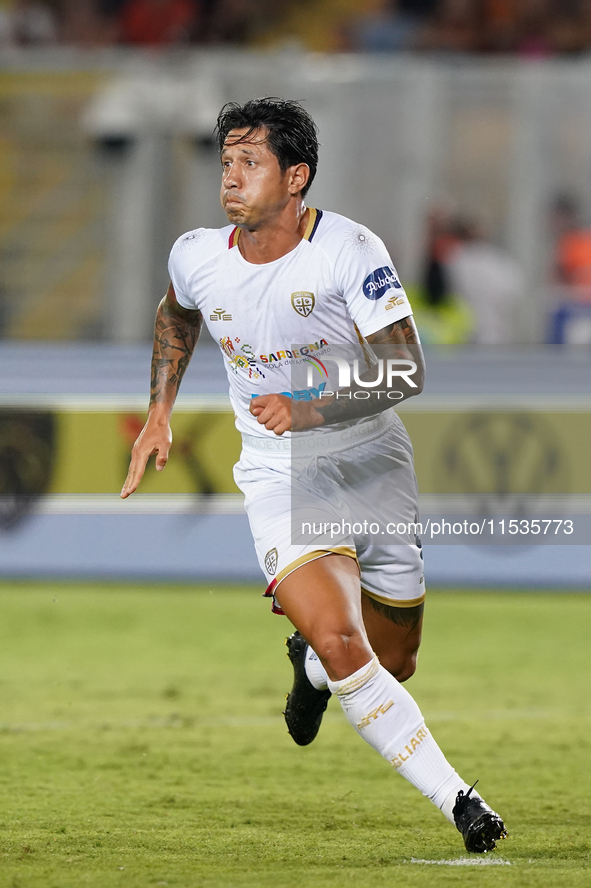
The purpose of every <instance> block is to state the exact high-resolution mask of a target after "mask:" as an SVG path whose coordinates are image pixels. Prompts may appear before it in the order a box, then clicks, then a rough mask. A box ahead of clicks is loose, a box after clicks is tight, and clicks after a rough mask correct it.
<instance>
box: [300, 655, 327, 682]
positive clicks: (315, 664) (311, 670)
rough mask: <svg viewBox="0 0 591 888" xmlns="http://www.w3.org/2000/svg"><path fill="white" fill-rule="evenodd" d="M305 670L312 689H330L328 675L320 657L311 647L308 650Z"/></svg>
mask: <svg viewBox="0 0 591 888" xmlns="http://www.w3.org/2000/svg"><path fill="white" fill-rule="evenodd" d="M304 669H305V670H306V675H307V676H308V679H309V681H310V684H311V685H312V687H314V688H316V690H317V691H326V690H327V688H328V675H327V674H326V669H325V668H324V666H323V665H322V663H321V662H320V657H319V656H318V654H315V653H314V651H313V650H312V648H311V647H310V645H308V647H307V648H306V659H305V661H304Z"/></svg>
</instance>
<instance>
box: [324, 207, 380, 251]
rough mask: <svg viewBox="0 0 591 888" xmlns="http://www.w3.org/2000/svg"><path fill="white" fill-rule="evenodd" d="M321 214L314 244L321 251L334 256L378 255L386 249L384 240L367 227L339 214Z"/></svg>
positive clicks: (328, 212)
mask: <svg viewBox="0 0 591 888" xmlns="http://www.w3.org/2000/svg"><path fill="white" fill-rule="evenodd" d="M317 212H320V211H317ZM321 212H322V216H321V218H320V220H319V222H318V224H317V227H316V231H315V232H314V238H313V243H314V244H316V246H317V247H319V248H320V249H323V250H325V251H326V252H327V253H329V254H331V255H334V256H336V255H339V256H342V255H343V253H345V254H347V253H350V254H351V255H352V256H354V255H368V254H371V253H376V254H377V253H379V252H381V251H382V250H383V249H384V244H383V242H382V240H381V239H380V238H379V237H378V236H377V234H375V233H374V232H373V231H371V230H370V229H369V228H366V226H365V225H361V224H360V223H359V222H355V221H353V219H348V218H347V216H341V215H340V214H339V213H332V212H330V211H327V210H322V211H321Z"/></svg>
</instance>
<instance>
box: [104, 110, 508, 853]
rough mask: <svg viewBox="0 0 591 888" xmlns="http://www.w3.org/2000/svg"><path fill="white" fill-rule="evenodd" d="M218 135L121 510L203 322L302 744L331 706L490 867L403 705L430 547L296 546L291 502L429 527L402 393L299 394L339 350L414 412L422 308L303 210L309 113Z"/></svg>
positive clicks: (160, 337) (417, 719)
mask: <svg viewBox="0 0 591 888" xmlns="http://www.w3.org/2000/svg"><path fill="white" fill-rule="evenodd" d="M217 133H218V140H219V148H220V157H221V164H222V186H221V200H222V205H223V207H224V209H225V211H226V214H227V216H228V219H229V222H230V224H229V225H228V226H227V227H225V228H222V229H219V230H218V229H203V228H202V229H197V230H196V231H192V232H189V233H188V234H184V235H182V237H180V238H179V239H178V240H177V241H176V243H175V244H174V246H173V248H172V252H171V255H170V262H169V271H170V278H171V282H170V286H169V288H168V292H167V294H166V296H165V297H164V299H163V300H162V302H161V303H160V305H159V307H158V311H157V314H156V328H155V338H154V351H153V357H152V379H151V397H150V406H149V415H148V420H147V422H146V425H145V427H144V428H143V430H142V432H141V434H140V435H139V437H138V439H137V441H136V442H135V444H134V446H133V451H132V459H131V463H130V467H129V474H128V476H127V479H126V481H125V484H124V486H123V490H122V492H121V496H122V497H123V498H126V497H128V496H129V495H130V494H132V493H133V492H134V491H135V490H136V489H137V487H138V484H139V483H140V481H141V478H142V476H143V473H144V470H145V467H146V463H147V461H148V459H149V457H150V456H151V455H153V454H155V456H156V468H157V469H158V470H160V471H161V470H162V469H163V468H164V466H165V465H166V462H167V459H168V454H169V450H170V446H171V442H172V436H171V431H170V425H169V419H170V415H171V412H172V409H173V404H174V400H175V397H176V394H177V392H178V388H179V385H180V383H181V380H182V378H183V374H184V372H185V370H186V368H187V365H188V363H189V361H190V359H191V355H192V353H193V350H194V348H195V345H196V343H197V339H198V337H199V332H200V329H201V326H202V323H203V321H205V323H206V324H207V326H208V329H209V330H210V332H211V335H212V336H213V338H214V339H216V340H217V341H218V342H219V344H220V347H221V349H222V351H223V354H224V357H225V363H226V369H227V373H228V379H229V384H230V398H231V402H232V406H233V408H234V411H235V414H236V425H237V428H238V429H239V431H240V432H241V433H242V439H243V450H242V455H241V458H240V461H239V463H238V464H237V466H236V467H235V478H236V481H237V483H238V485H239V487H240V488H241V489H242V491H243V492H244V494H245V504H246V510H247V513H248V517H249V521H250V526H251V529H252V533H253V536H254V541H255V546H256V550H257V555H258V559H259V563H260V565H261V568H262V570H263V571H264V572H265V574H266V577H267V581H268V584H269V585H268V590H267V591H268V594H269V595H272V596H273V602H274V608H275V609H276V610H280V612H283V613H284V614H286V615H287V616H288V618H289V619H290V621H291V622H292V623H293V625H294V626H295V628H296V632H295V633H294V635H292V636H291V638H289V639H288V641H287V644H288V655H289V658H290V660H291V662H292V664H293V667H294V684H293V688H292V691H291V693H290V694H289V696H288V701H287V706H286V711H285V718H286V722H287V725H288V729H289V732H290V734H291V735H292V737H293V739H294V740H295V742H296V743H299V744H300V745H305V744H307V743H310V742H311V741H312V740H313V739H314V737H315V736H316V733H317V731H318V729H319V727H320V722H321V719H322V715H323V712H324V710H325V708H326V705H327V701H328V698H329V697H330V695H331V694H335V695H336V696H337V699H338V701H339V703H340V704H341V706H342V708H343V711H344V713H345V715H346V717H347V719H348V720H349V722H350V723H351V725H352V727H353V728H354V730H356V731H357V732H358V733H359V734H360V735H361V737H363V739H364V740H366V741H367V743H369V744H370V746H372V747H373V748H374V749H375V750H377V751H378V752H379V753H380V754H381V755H382V756H383V757H384V758H385V759H386V760H387V761H389V762H390V763H391V764H392V765H393V766H394V768H395V769H396V770H397V771H398V772H399V773H400V774H401V775H402V776H403V777H405V778H406V779H407V780H409V781H410V783H412V784H413V785H414V786H415V787H416V788H417V789H419V790H420V792H422V793H423V795H425V796H426V797H427V798H428V799H430V800H431V801H432V802H433V803H434V804H435V805H436V806H437V807H438V808H439V809H440V810H441V811H442V813H443V814H444V816H445V817H446V818H447V819H448V820H449V821H450V823H451V824H453V825H455V826H456V827H457V829H458V830H459V831H460V832H461V833H462V836H463V839H464V843H465V846H466V848H467V849H468V850H469V851H476V852H485V851H490V850H492V849H494V848H495V846H496V842H497V840H498V839H499V838H502V837H504V836H505V827H504V824H503V821H502V820H501V818H500V817H499V815H498V814H496V813H495V812H494V811H492V810H491V809H490V808H489V807H488V805H486V804H485V803H484V801H483V800H482V799H481V798H480V797H479V795H478V794H477V793H476V792H474V788H473V787H469V786H468V784H466V783H465V782H464V781H463V780H462V779H461V778H460V777H459V776H458V774H457V773H456V772H455V770H454V769H453V767H452V766H451V765H450V764H449V763H448V762H447V760H446V759H445V757H444V755H443V753H442V752H441V750H440V749H439V747H438V745H437V743H436V742H435V739H434V738H433V736H432V735H431V733H430V731H429V730H428V728H427V727H426V725H425V722H424V719H423V717H422V715H421V712H420V710H419V707H418V706H417V704H416V703H415V701H414V700H413V698H412V697H411V695H410V694H409V693H408V691H406V690H405V688H404V687H403V686H402V682H404V681H405V680H406V679H407V678H409V677H410V676H411V675H412V674H413V672H414V670H415V666H416V658H417V651H418V647H419V643H420V637H421V626H422V617H423V602H424V595H425V593H424V581H423V562H422V553H421V549H420V541H419V539H418V538H416V537H415V536H414V535H413V534H412V532H411V531H409V533H408V534H402V537H401V538H396V542H395V544H393V543H392V540H391V539H388V544H386V545H385V544H384V542H383V540H382V538H381V537H380V536H376V535H375V533H374V532H373V531H372V532H371V533H370V532H369V531H368V529H367V521H366V522H365V524H362V522H358V523H357V524H355V522H353V526H351V524H350V523H348V522H345V521H343V524H342V528H341V531H342V533H341V535H340V536H339V537H338V538H337V540H336V542H335V543H334V544H331V541H330V539H328V540H327V539H326V538H325V537H326V534H324V536H323V535H322V532H320V533H316V535H315V536H314V534H313V538H312V540H311V541H307V542H306V541H305V540H304V541H301V540H298V539H294V533H293V527H292V520H291V513H292V496H293V497H296V498H297V496H298V495H300V494H301V493H302V491H304V494H305V495H304V501H305V504H306V505H307V506H309V507H310V510H311V512H310V514H314V515H316V514H319V515H321V516H326V515H327V514H328V515H330V516H331V517H335V516H336V515H341V516H342V515H343V514H344V515H345V517H347V516H349V517H353V518H354V519H355V514H354V512H353V511H351V510H352V509H353V508H354V506H355V504H356V503H358V502H360V503H361V504H362V505H363V504H365V506H367V504H368V503H370V505H371V503H373V504H374V505H375V507H376V508H377V509H379V508H380V507H381V505H383V504H384V503H385V504H386V505H387V506H388V508H390V507H393V512H390V514H394V515H396V516H397V517H402V519H404V522H406V523H407V524H410V523H412V522H416V520H417V505H416V503H417V491H416V480H415V476H414V469H413V463H412V449H411V446H410V442H409V440H408V436H407V434H406V431H405V429H404V427H403V425H402V423H401V422H400V420H399V418H398V416H397V415H396V413H394V411H393V409H392V403H393V401H392V399H391V398H390V390H389V389H388V390H387V391H386V390H385V389H382V390H381V395H382V396H381V397H380V391H378V390H376V391H375V392H374V391H373V388H372V384H371V382H370V381H369V379H370V378H369V377H368V376H367V375H365V376H364V373H363V372H361V373H360V372H359V370H358V366H357V365H356V366H357V371H358V372H357V373H356V374H354V376H355V379H354V381H353V382H352V383H350V385H348V386H345V387H341V388H340V389H339V388H338V386H334V385H333V388H334V391H332V393H330V390H328V389H327V388H326V385H327V382H326V380H328V381H329V382H330V379H329V374H328V373H327V374H326V380H325V383H323V384H322V385H318V383H317V387H314V386H313V385H311V386H308V388H306V387H305V385H304V387H299V388H297V389H295V388H292V373H294V372H295V371H296V370H297V369H298V367H301V365H302V364H303V363H304V364H308V363H311V364H312V365H313V366H315V367H316V368H317V369H318V368H320V369H326V365H327V364H328V363H329V359H330V360H332V361H333V363H334V362H336V363H337V364H338V360H337V359H338V357H339V355H338V353H337V352H338V348H337V345H339V346H340V345H342V346H343V347H349V346H350V347H351V348H361V349H362V350H363V352H364V353H365V354H368V353H370V352H371V350H372V347H373V350H374V359H373V363H372V359H371V357H370V358H368V362H369V363H368V367H369V366H373V367H374V369H375V366H376V361H375V354H376V351H379V349H381V348H387V349H389V350H390V351H389V354H391V355H392V354H393V355H395V357H394V358H391V360H392V361H393V362H394V363H393V364H391V365H388V366H389V368H390V369H392V368H395V366H396V362H398V364H399V365H401V366H403V368H404V367H405V368H406V372H404V370H403V371H401V372H399V373H397V375H396V370H395V369H394V370H393V372H394V376H393V377H391V378H396V387H397V389H398V390H397V391H395V392H393V394H394V396H395V397H396V398H398V399H402V398H405V397H410V396H411V395H413V394H417V393H418V392H419V391H420V390H421V388H422V379H423V361H422V354H421V350H420V345H419V338H418V334H417V331H416V327H415V325H414V322H413V318H412V312H411V308H410V305H409V303H408V300H407V298H406V295H405V293H404V290H403V289H402V286H401V284H400V282H399V280H398V277H397V275H396V271H395V269H394V266H393V264H392V261H391V259H390V257H389V255H388V253H387V251H386V249H385V247H384V245H383V243H382V242H381V241H380V240H379V238H378V237H376V236H375V235H374V234H373V233H372V232H370V231H369V230H368V229H366V228H364V227H363V226H361V225H358V224H356V223H354V222H352V221H351V220H349V219H346V218H344V217H342V216H339V215H336V214H335V213H330V212H323V211H321V210H318V209H313V208H311V207H306V204H305V196H306V193H307V191H308V189H309V187H310V185H311V184H312V181H313V179H314V176H315V173H316V167H317V162H318V139H317V130H316V126H315V124H314V122H313V120H312V119H311V117H310V116H309V115H308V113H307V112H306V111H305V110H304V109H303V108H302V106H301V105H299V104H298V103H296V102H289V101H284V100H281V99H276V98H266V99H257V100H252V101H249V102H247V103H246V104H245V105H243V106H240V105H238V104H235V103H230V104H228V105H226V106H224V108H223V109H222V111H221V112H220V115H219V118H218V127H217ZM295 344H299V345H295ZM382 360H383V359H382ZM341 363H342V361H341ZM382 370H383V363H382ZM364 372H365V373H366V374H367V373H368V372H369V370H366V371H364ZM308 378H309V377H308ZM379 378H380V377H376V376H375V373H374V376H372V377H371V379H372V380H373V381H374V384H375V380H376V379H378V380H379ZM349 382H350V380H349ZM331 385H332V383H331ZM368 392H369V397H368V396H367V393H368ZM296 457H297V458H296ZM294 463H295V464H296V471H295V472H294V470H293V466H294ZM350 495H351V496H352V497H353V499H351V498H350ZM355 497H358V498H359V499H358V500H357V499H355ZM352 502H353V503H354V506H352V505H351V503H352ZM386 511H387V509H386ZM310 523H313V522H310ZM399 523H400V522H399ZM360 528H361V529H360ZM403 529H404V528H403ZM359 530H360V532H357V531H359ZM320 531H322V528H320Z"/></svg>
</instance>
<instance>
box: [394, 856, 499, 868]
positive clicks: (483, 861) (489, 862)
mask: <svg viewBox="0 0 591 888" xmlns="http://www.w3.org/2000/svg"><path fill="white" fill-rule="evenodd" d="M410 863H422V864H428V865H434V866H511V861H510V860H503V858H502V857H484V858H480V859H478V860H474V859H473V858H471V857H458V858H457V859H456V860H419V859H417V858H416V857H411V858H410Z"/></svg>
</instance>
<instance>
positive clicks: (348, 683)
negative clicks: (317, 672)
mask: <svg viewBox="0 0 591 888" xmlns="http://www.w3.org/2000/svg"><path fill="white" fill-rule="evenodd" d="M379 669H380V661H379V660H378V658H377V656H376V654H374V655H373V657H372V659H371V660H370V661H369V663H366V664H365V666H362V667H361V669H358V670H357V672H354V673H353V674H352V675H349V676H347V678H343V679H341V681H331V680H330V679H329V680H328V687H329V690H330V691H332V693H333V694H336V695H337V697H346V696H347V694H352V693H354V692H355V691H358V690H359V688H362V687H363V685H365V684H367V682H368V681H371V679H372V678H375V676H376V675H377V674H378V672H379Z"/></svg>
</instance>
